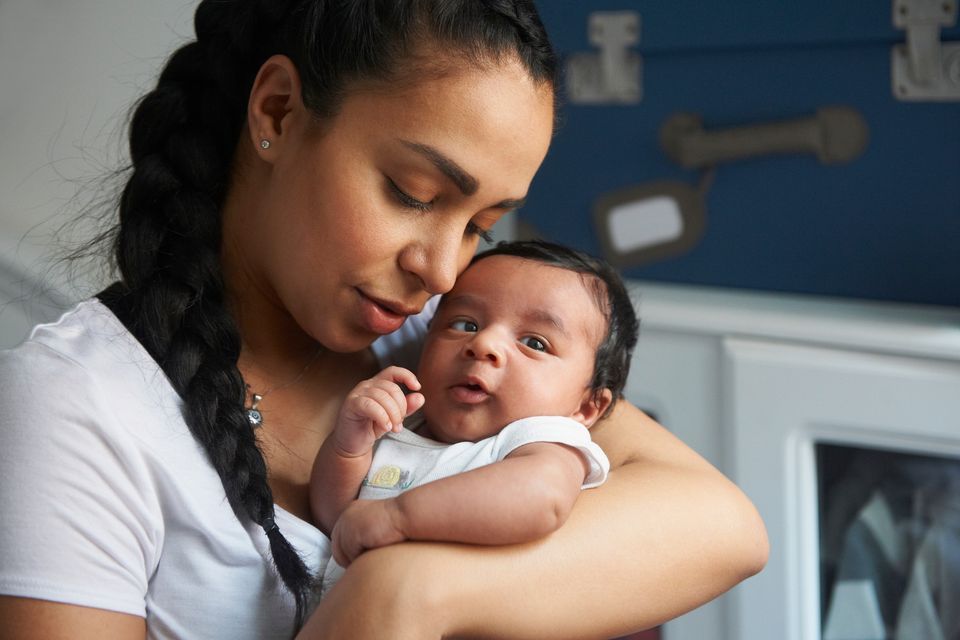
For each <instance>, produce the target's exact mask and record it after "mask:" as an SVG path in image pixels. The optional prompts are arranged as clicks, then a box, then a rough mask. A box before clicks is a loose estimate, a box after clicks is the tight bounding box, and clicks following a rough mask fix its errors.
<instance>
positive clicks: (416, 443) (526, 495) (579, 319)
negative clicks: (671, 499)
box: [311, 241, 638, 590]
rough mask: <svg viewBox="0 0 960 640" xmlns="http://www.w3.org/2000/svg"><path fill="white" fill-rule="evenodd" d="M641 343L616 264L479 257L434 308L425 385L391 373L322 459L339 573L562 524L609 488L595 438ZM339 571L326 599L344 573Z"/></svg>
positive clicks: (503, 248)
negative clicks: (401, 552)
mask: <svg viewBox="0 0 960 640" xmlns="http://www.w3.org/2000/svg"><path fill="white" fill-rule="evenodd" d="M637 330H638V323H637V319H636V315H635V313H634V310H633V306H632V304H631V301H630V298H629V296H628V294H627V292H626V289H625V287H624V285H623V282H622V280H621V279H620V277H619V275H618V274H617V273H616V271H614V270H613V269H612V268H611V267H610V266H609V265H606V264H604V263H602V262H600V261H598V260H596V259H594V258H591V257H589V256H586V255H584V254H582V253H580V252H577V251H574V250H571V249H568V248H565V247H561V246H559V245H554V244H550V243H545V242H533V241H531V242H514V243H502V244H500V245H498V246H497V247H495V248H493V249H490V250H488V251H486V252H483V253H481V254H478V255H477V256H476V257H475V258H474V260H473V262H472V263H471V264H470V266H469V267H468V268H467V270H466V271H464V273H463V274H462V275H461V276H460V278H459V279H458V280H457V283H456V285H455V286H454V288H453V289H452V290H451V291H450V292H449V293H447V294H446V295H445V296H444V297H443V298H442V300H441V301H440V303H439V306H438V308H437V312H436V315H435V316H434V318H433V320H432V321H431V324H430V329H429V331H428V333H427V336H426V342H425V344H424V347H423V351H422V354H421V359H420V365H419V367H418V371H419V375H418V376H416V375H414V374H413V373H412V372H411V371H409V370H407V369H403V368H400V367H388V368H386V369H384V370H383V371H381V372H380V373H379V374H377V375H376V376H374V377H373V378H371V379H369V380H366V381H364V382H362V383H360V384H359V385H357V387H356V388H354V389H353V390H352V391H351V392H350V394H349V395H348V396H347V399H346V401H345V402H344V404H343V407H342V408H341V410H340V415H339V417H338V420H337V424H336V426H335V429H334V431H333V433H332V434H331V436H330V437H328V438H327V440H326V442H325V443H324V445H323V447H322V448H321V450H320V453H319V454H318V456H317V459H316V462H315V464H314V469H313V477H312V479H311V507H312V509H313V515H314V518H315V519H316V521H317V523H318V526H320V528H321V529H322V530H323V531H325V532H327V533H329V534H330V537H331V538H332V541H333V557H334V560H336V562H337V563H338V564H339V565H342V566H344V567H345V566H347V565H349V564H350V562H352V561H353V560H354V559H355V558H356V557H357V556H359V555H360V554H362V553H363V552H364V551H366V550H369V549H374V548H377V547H381V546H384V545H388V544H393V543H396V542H401V541H403V540H435V541H451V542H463V543H472V544H490V545H492V544H512V543H521V542H526V541H530V540H534V539H537V538H539V537H542V536H544V535H547V534H548V533H550V532H552V531H554V530H556V529H557V528H558V527H560V525H562V524H563V522H564V521H565V520H566V518H567V515H568V514H569V513H570V510H571V509H572V507H573V504H574V502H575V501H576V499H577V496H578V495H579V492H580V490H581V489H584V488H591V487H595V486H597V485H599V484H601V483H602V482H603V481H604V480H605V479H606V474H607V471H608V469H609V462H608V461H607V458H606V456H605V455H604V453H603V451H601V450H600V448H599V447H598V446H597V445H596V444H594V443H593V442H592V441H591V439H590V434H589V431H588V429H589V428H590V427H591V426H592V425H593V424H594V423H595V422H596V421H597V420H598V419H600V418H601V417H603V416H604V415H606V414H607V413H609V412H610V410H611V409H612V407H613V404H614V403H615V401H616V400H617V399H618V398H619V397H620V396H621V394H622V391H623V387H624V384H625V382H626V376H627V373H628V371H629V367H630V357H631V353H632V351H633V348H634V346H635V345H636V341H637ZM401 385H402V386H401ZM403 387H406V389H407V390H408V391H409V393H405V390H404V389H403ZM421 409H422V410H421ZM418 410H421V411H419V413H417V415H416V416H414V417H413V418H411V421H410V422H409V423H408V424H407V426H406V427H404V426H402V422H403V420H404V418H406V417H408V416H410V415H411V414H413V413H414V412H417V411H418ZM358 493H359V499H358ZM330 565H331V567H328V570H327V573H326V575H325V576H324V585H323V588H324V590H326V589H328V588H329V587H330V585H331V584H332V582H333V581H335V580H336V578H337V577H339V574H340V573H341V572H342V569H340V568H339V567H336V566H335V565H334V563H332V562H331V563H330Z"/></svg>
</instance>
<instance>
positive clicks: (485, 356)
mask: <svg viewBox="0 0 960 640" xmlns="http://www.w3.org/2000/svg"><path fill="white" fill-rule="evenodd" d="M463 354H464V355H465V356H466V357H467V358H471V359H474V360H485V361H487V362H490V363H491V364H494V365H497V366H499V365H500V364H502V363H503V345H502V342H501V341H500V340H498V339H497V337H496V336H495V335H494V332H493V330H491V329H485V330H482V331H478V332H477V333H475V334H474V336H473V338H471V339H470V340H468V341H467V343H466V344H465V345H464V347H463Z"/></svg>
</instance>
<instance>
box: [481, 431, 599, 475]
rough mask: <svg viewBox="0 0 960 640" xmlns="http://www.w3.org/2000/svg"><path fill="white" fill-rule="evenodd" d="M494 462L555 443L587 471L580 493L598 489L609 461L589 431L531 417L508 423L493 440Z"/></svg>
mask: <svg viewBox="0 0 960 640" xmlns="http://www.w3.org/2000/svg"><path fill="white" fill-rule="evenodd" d="M495 439H496V444H495V446H496V448H497V459H498V460H503V459H504V458H505V457H507V456H508V455H510V453H511V452H512V451H514V450H515V449H517V448H518V447H522V446H523V445H525V444H530V443H533V442H556V443H558V444H565V445H567V446H570V447H573V448H574V449H576V450H577V451H579V452H580V454H581V455H582V456H583V458H584V460H586V462H587V464H588V465H589V467H590V470H589V472H588V473H587V476H586V477H585V478H584V480H583V485H582V488H583V489H592V488H593V487H597V486H600V485H601V484H603V483H604V482H605V481H606V479H607V474H608V473H609V472H610V460H609V459H608V458H607V455H606V454H605V453H604V452H603V449H601V448H600V447H599V446H598V445H597V444H596V443H594V442H593V441H592V440H591V439H590V431H589V430H588V429H587V428H586V427H585V426H583V425H582V424H580V423H579V422H577V421H576V420H573V419H572V418H565V417H562V416H534V417H531V418H523V419H521V420H517V421H516V422H511V423H510V424H508V425H507V426H506V427H504V428H503V430H502V431H500V433H499V434H498V435H497V436H495Z"/></svg>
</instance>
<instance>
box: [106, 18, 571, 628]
mask: <svg viewBox="0 0 960 640" xmlns="http://www.w3.org/2000/svg"><path fill="white" fill-rule="evenodd" d="M194 25H195V29H196V40H195V41H194V42H191V43H189V44H186V45H184V46H183V47H181V48H180V49H178V50H177V51H176V52H175V53H174V54H173V55H172V56H171V58H170V59H169V60H168V62H167V63H166V66H165V67H164V69H163V70H162V72H161V75H160V78H159V81H158V83H157V86H156V88H155V89H154V90H152V91H151V92H149V93H148V94H147V95H145V96H144V97H143V98H142V100H141V101H140V102H139V104H138V105H137V106H136V109H135V111H134V114H133V118H132V122H131V127H130V153H131V160H132V173H131V175H130V177H129V179H128V181H127V183H126V187H125V189H124V191H123V194H122V197H121V199H120V205H119V211H120V215H119V222H118V224H117V226H116V228H115V230H114V232H113V236H112V237H113V238H114V244H113V250H112V255H113V259H114V261H115V263H116V267H117V270H118V271H119V276H120V280H119V282H117V283H116V284H114V285H112V286H111V287H110V288H108V289H107V290H106V291H104V292H103V293H101V294H100V299H101V300H102V301H103V302H104V303H105V304H106V305H107V306H108V307H109V308H110V309H111V310H112V311H113V312H114V313H115V314H116V315H117V317H118V318H119V319H120V320H121V321H122V322H123V323H124V324H125V326H127V327H128V329H129V330H130V331H131V332H132V333H133V335H134V336H136V338H137V339H138V340H139V341H140V342H141V343H142V344H143V345H144V346H145V348H146V349H147V350H148V352H149V353H150V354H151V356H152V357H153V358H155V359H156V361H157V362H158V364H159V365H160V366H161V367H162V369H163V371H164V372H165V373H166V375H167V377H168V378H169V380H170V382H171V384H172V385H173V387H174V389H176V391H177V392H178V393H179V394H180V395H181V397H182V399H183V401H184V419H185V420H186V423H187V425H188V426H189V428H190V430H191V432H192V433H193V435H194V437H195V438H196V439H197V441H198V442H199V443H200V444H201V445H202V446H203V448H204V450H205V451H206V453H207V456H208V457H209V459H210V462H211V463H212V465H213V466H214V468H215V469H216V470H217V473H218V474H219V475H220V478H221V480H222V482H223V487H224V490H225V492H226V495H227V498H228V499H229V501H230V504H231V505H232V507H233V509H234V511H235V512H236V513H237V517H238V518H240V519H249V520H251V521H253V522H255V523H257V524H258V525H260V526H261V527H263V529H264V531H265V532H266V534H267V536H268V538H269V541H270V549H271V553H272V556H273V561H274V564H275V567H276V570H277V572H278V574H279V576H280V578H281V580H282V581H283V583H284V584H285V585H286V587H287V588H288V589H289V590H290V591H291V592H292V593H293V595H294V597H295V600H296V607H297V614H296V620H295V628H299V627H300V626H301V625H302V623H303V619H304V616H305V613H306V607H307V602H308V598H309V596H310V591H311V588H312V582H313V577H312V576H311V575H310V572H309V570H308V568H307V567H306V565H305V564H304V562H303V560H302V559H301V558H300V556H299V555H298V554H297V553H296V550H295V549H294V548H293V547H292V545H290V543H289V542H288V541H287V539H286V538H285V537H284V536H283V534H282V532H281V531H280V529H279V527H277V524H276V521H275V520H274V503H273V495H272V492H271V490H270V486H269V484H268V481H267V480H268V475H267V467H266V463H265V461H264V457H263V455H262V453H261V451H260V449H259V446H258V442H257V437H256V435H255V433H254V431H253V428H252V427H251V425H250V424H249V422H248V420H247V416H246V414H245V412H244V409H243V407H244V400H245V388H244V381H243V378H242V376H241V374H240V371H239V369H238V368H237V360H238V357H239V355H240V335H239V330H238V327H237V324H236V322H235V320H234V318H233V317H232V316H231V314H230V312H229V310H228V307H227V300H226V293H225V283H224V280H223V275H222V269H221V262H220V245H221V234H222V230H221V225H222V219H221V208H222V206H223V203H224V201H225V198H226V195H227V191H228V189H229V187H230V179H231V170H232V162H233V157H234V151H235V148H236V146H237V144H238V141H239V140H240V139H241V135H242V132H243V128H244V123H245V119H246V107H247V100H248V97H249V93H250V90H251V88H252V85H253V81H254V78H255V77H256V74H257V72H258V70H259V68H260V66H261V65H262V64H263V62H264V61H265V60H266V59H267V58H268V57H269V56H271V55H274V54H283V55H286V56H288V57H289V58H290V59H291V60H292V61H293V62H294V64H295V65H296V66H297V68H298V71H299V73H300V76H301V82H302V86H303V90H302V93H303V95H302V98H303V101H304V103H305V104H306V105H307V106H308V107H309V108H310V109H311V110H312V111H313V112H314V113H315V114H316V116H317V117H318V118H325V117H331V116H333V115H335V114H336V112H337V110H338V108H339V105H340V104H341V102H342V100H343V98H344V95H345V92H346V91H347V90H348V89H349V88H350V85H351V83H352V82H356V81H358V80H366V79H373V80H380V81H391V80H396V79H397V78H400V77H401V76H400V74H401V73H407V74H412V75H411V76H410V77H415V72H416V70H417V69H416V67H417V65H418V64H419V62H418V60H417V52H418V51H419V50H421V48H422V47H423V46H425V45H431V44H432V45H436V46H440V47H442V49H443V50H444V51H445V52H450V53H451V54H453V55H461V56H462V57H464V59H465V60H466V61H468V62H474V63H478V64H482V63H484V62H486V61H497V60H499V59H500V58H502V57H513V58H515V59H518V60H520V62H521V63H522V64H523V65H524V66H525V68H526V69H527V71H528V72H529V74H530V76H531V77H532V78H533V79H534V80H535V81H537V82H539V83H544V84H548V85H550V86H551V87H553V86H555V74H556V59H555V57H554V54H553V51H552V49H551V47H550V44H549V41H548V40H547V36H546V33H545V31H544V29H543V25H542V24H541V22H540V19H539V17H538V15H537V12H536V9H535V8H534V6H533V3H532V2H530V1H529V0H204V1H203V2H201V3H200V4H199V6H198V8H197V10H196V14H195V17H194Z"/></svg>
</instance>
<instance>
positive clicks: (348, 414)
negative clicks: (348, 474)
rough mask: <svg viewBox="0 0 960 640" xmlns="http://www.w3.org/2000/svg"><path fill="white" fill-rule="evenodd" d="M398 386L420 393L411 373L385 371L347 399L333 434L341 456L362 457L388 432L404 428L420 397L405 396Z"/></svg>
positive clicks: (393, 369)
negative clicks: (404, 423) (401, 385)
mask: <svg viewBox="0 0 960 640" xmlns="http://www.w3.org/2000/svg"><path fill="white" fill-rule="evenodd" d="M400 384H404V385H406V387H407V388H408V389H411V390H413V391H414V392H416V391H418V390H419V389H420V381H419V380H417V377H416V376H415V375H414V374H413V372H412V371H410V370H409V369H404V368H403V367H387V368H386V369H384V370H383V371H381V372H380V373H378V374H377V375H375V376H374V377H372V378H370V379H369V380H364V381H363V382H361V383H360V384H358V385H357V386H356V387H354V388H353V390H352V391H351V392H350V393H349V394H348V395H347V399H346V400H344V402H343V406H342V407H341V408H340V415H339V416H338V417H337V426H336V430H335V432H334V438H335V443H336V446H337V452H338V453H339V454H340V455H343V456H348V457H356V456H360V455H364V454H365V453H367V452H368V451H369V450H370V448H371V447H372V446H373V443H374V442H376V441H377V439H378V438H380V437H381V436H383V435H384V434H385V433H387V432H388V431H394V432H399V431H400V430H401V429H402V428H403V419H404V418H406V417H407V416H409V415H410V414H411V413H413V412H414V411H416V410H417V409H419V408H420V407H422V406H423V403H424V398H423V394H422V393H411V394H410V395H406V396H405V395H403V390H402V389H401V388H400Z"/></svg>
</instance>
